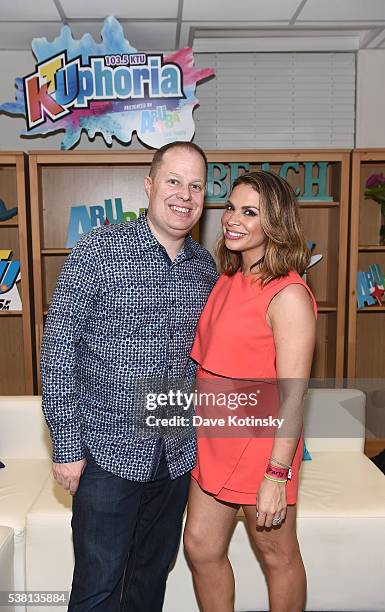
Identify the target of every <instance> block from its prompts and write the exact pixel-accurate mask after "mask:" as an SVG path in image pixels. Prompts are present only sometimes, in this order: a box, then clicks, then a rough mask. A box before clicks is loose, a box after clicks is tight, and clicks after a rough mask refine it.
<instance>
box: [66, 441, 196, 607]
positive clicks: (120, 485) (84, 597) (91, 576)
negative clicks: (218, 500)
mask: <svg viewBox="0 0 385 612" xmlns="http://www.w3.org/2000/svg"><path fill="white" fill-rule="evenodd" d="M86 459H87V465H86V467H85V470H84V472H83V475H82V477H81V479H80V483H79V488H78V490H77V492H76V494H75V495H74V498H73V507H72V510H73V517H72V532H73V542H74V550H75V569H74V575H73V582H72V591H71V597H70V603H69V607H68V611H69V612H90V611H91V610H92V611H94V610H95V611H96V610H98V611H99V612H119V611H121V612H158V611H159V612H160V611H161V610H162V607H163V600H164V593H165V588H166V579H167V574H168V571H169V568H170V565H171V564H172V562H173V560H174V559H175V555H176V553H177V549H178V544H179V540H180V532H181V525H182V515H183V511H184V509H185V506H186V501H187V494H188V486H189V481H190V477H189V474H185V475H184V476H181V477H180V478H177V479H175V480H171V479H170V476H169V472H168V468H167V464H166V460H165V457H164V452H162V455H161V458H160V462H159V465H158V468H157V471H156V473H155V476H154V479H153V480H152V481H151V482H135V481H132V480H126V479H124V478H120V477H119V476H115V475H114V474H110V473H109V472H107V471H105V470H103V469H102V468H101V467H100V466H98V465H97V464H96V462H95V460H94V459H93V457H92V456H91V455H90V453H89V452H87V454H86ZM181 608H182V604H181Z"/></svg>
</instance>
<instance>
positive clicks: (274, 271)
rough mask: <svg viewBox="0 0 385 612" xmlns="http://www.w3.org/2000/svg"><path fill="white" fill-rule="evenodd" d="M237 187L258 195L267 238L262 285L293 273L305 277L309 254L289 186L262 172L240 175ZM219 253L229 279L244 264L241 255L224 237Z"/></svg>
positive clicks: (260, 273)
mask: <svg viewBox="0 0 385 612" xmlns="http://www.w3.org/2000/svg"><path fill="white" fill-rule="evenodd" d="M237 185H249V186H250V187H251V188H252V189H255V191H257V192H258V193H259V202H260V212H259V214H260V219H261V227H262V229H263V231H264V233H265V235H266V248H265V254H264V257H263V260H262V261H261V262H260V264H259V266H258V276H259V279H260V280H261V282H262V284H263V285H266V284H267V283H269V282H270V281H272V280H273V279H275V278H279V277H281V276H286V275H287V274H288V273H289V272H290V271H292V270H295V271H296V272H298V274H303V273H304V271H305V269H306V268H307V266H308V265H309V261H310V251H309V249H308V247H307V245H306V240H305V237H304V234H303V231H302V227H301V222H300V218H299V212H298V204H297V200H296V197H295V194H294V191H293V189H292V188H291V186H290V185H289V183H288V182H287V181H285V180H284V179H283V178H281V177H280V176H278V174H274V173H273V172H265V171H263V170H261V171H258V172H247V173H245V174H241V175H240V176H239V177H238V178H237V179H236V180H235V181H234V184H233V189H234V188H235V187H237ZM216 254H217V257H218V260H219V265H220V268H221V271H222V272H224V273H225V274H227V275H228V276H232V275H233V274H235V272H237V270H239V268H240V267H241V265H242V257H241V254H240V253H239V252H237V251H230V250H229V249H228V248H227V247H226V245H225V240H224V237H223V236H222V237H221V238H220V239H219V241H218V243H217V247H216ZM255 263H257V262H255ZM252 267H253V266H251V268H252Z"/></svg>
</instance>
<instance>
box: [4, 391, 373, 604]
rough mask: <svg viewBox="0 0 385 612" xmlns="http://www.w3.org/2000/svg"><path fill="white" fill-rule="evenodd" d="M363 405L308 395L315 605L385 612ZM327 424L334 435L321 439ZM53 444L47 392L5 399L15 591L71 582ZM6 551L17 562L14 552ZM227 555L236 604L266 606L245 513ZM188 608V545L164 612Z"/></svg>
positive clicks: (307, 502)
mask: <svg viewBox="0 0 385 612" xmlns="http://www.w3.org/2000/svg"><path fill="white" fill-rule="evenodd" d="M364 412H365V397H364V395H363V394H362V393H361V392H359V391H354V390H353V391H352V390H335V389H330V390H329V389H326V390H321V389H317V390H311V391H310V392H309V394H308V399H307V411H306V425H305V431H306V432H307V444H308V448H309V450H310V452H311V455H312V457H313V460H312V461H307V462H304V463H303V467H302V470H301V483H300V495H299V502H298V535H299V540H300V545H301V550H302V554H303V558H304V563H305V567H306V570H307V576H308V600H307V607H306V609H307V610H313V611H321V610H322V611H326V610H341V611H342V610H344V611H347V610H349V611H350V612H353V611H360V612H363V611H371V612H384V611H385V477H384V475H383V474H382V473H381V472H380V471H379V470H378V469H377V468H376V467H375V466H374V464H373V463H372V462H371V461H370V460H369V459H368V458H367V457H366V456H365V455H364V454H363V447H364V425H363V423H364ZM325 423H328V427H325ZM330 423H332V427H331V428H330V425H329V424H330ZM325 430H326V434H327V435H326V434H325V435H324V437H323V438H319V437H316V435H317V433H318V432H322V431H324V432H325ZM330 431H334V432H335V435H336V436H338V437H331V436H330V435H329V432H330ZM346 433H347V435H346ZM49 448H50V445H49V440H48V435H47V430H46V427H45V424H44V421H43V419H42V415H41V409H40V398H38V397H12V398H11V397H2V398H0V459H2V460H3V461H4V463H5V464H6V468H5V469H2V470H0V525H2V526H5V527H8V528H12V530H13V532H14V544H15V548H14V588H15V589H17V590H22V589H24V588H26V589H28V590H51V591H52V590H60V591H66V590H69V588H70V584H71V578H72V567H73V551H72V542H71V528H70V520H71V497H70V495H69V494H68V493H67V492H66V491H64V490H63V489H62V488H60V487H58V486H57V485H56V484H55V483H54V481H53V480H52V476H51V474H50V459H49V453H50V450H49ZM8 537H9V532H8ZM0 542H1V532H0ZM0 554H1V543H0ZM7 555H8V556H7V559H8V566H9V564H10V563H11V557H12V554H11V553H9V552H8V553H7ZM229 555H230V559H231V562H232V564H233V567H234V572H235V576H236V583H237V599H236V610H239V611H244V610H268V603H267V591H266V585H265V581H264V577H263V574H262V572H261V570H260V567H259V565H258V562H257V561H256V559H255V556H254V553H253V552H252V549H251V547H250V544H249V540H248V537H247V534H246V531H245V528H244V523H243V518H242V515H241V514H240V515H239V517H238V519H237V523H236V526H235V530H234V535H233V538H232V541H231V545H230V550H229ZM1 559H2V558H1V556H0V568H1V562H2V560H1ZM8 569H9V570H10V569H11V568H9V567H8ZM0 576H1V575H0ZM65 609H66V608H65V607H58V608H55V610H65ZM21 610H22V608H18V609H17V611H18V612H19V611H20V612H21ZM46 610H47V608H46V607H41V608H40V607H36V606H35V607H31V608H30V612H40V611H41V612H45V611H46ZM181 610H183V612H197V611H198V606H197V604H196V601H195V597H194V592H193V587H192V582H191V576H190V572H189V570H188V567H187V564H186V561H185V558H184V554H183V550H182V549H180V550H179V554H178V557H177V560H176V563H175V566H174V568H173V570H172V571H171V573H170V577H169V580H168V585H167V591H166V599H165V604H164V611H165V612H181Z"/></svg>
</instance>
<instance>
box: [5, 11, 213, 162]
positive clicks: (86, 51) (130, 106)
mask: <svg viewBox="0 0 385 612" xmlns="http://www.w3.org/2000/svg"><path fill="white" fill-rule="evenodd" d="M101 38H102V42H101V43H97V42H95V40H94V39H93V37H92V36H91V35H90V34H85V35H84V36H83V37H82V38H81V39H79V40H76V39H74V38H73V36H72V33H71V30H70V28H69V27H68V26H63V27H62V29H61V33H60V36H58V37H57V38H56V39H55V40H54V41H52V42H48V41H47V39H46V38H35V39H34V40H33V41H32V51H33V53H34V55H35V57H36V60H37V64H38V65H41V64H43V63H45V62H47V60H50V59H51V58H55V57H56V56H58V55H59V54H61V53H63V52H64V51H65V52H66V62H68V63H70V62H71V61H74V62H75V63H76V58H79V59H78V60H77V61H78V66H79V67H80V68H83V67H89V66H90V62H91V58H92V57H93V58H95V57H97V58H101V57H105V56H111V55H117V54H119V55H123V54H127V55H135V54H140V53H141V52H138V51H137V49H135V48H134V47H132V46H131V45H130V43H129V41H128V40H127V39H126V38H125V36H124V31H123V28H122V26H121V24H120V23H119V22H118V21H117V19H115V17H107V18H106V19H105V20H104V25H103V28H102V31H101ZM152 55H155V54H149V55H148V57H150V56H152ZM162 64H176V65H177V66H179V67H180V69H181V71H182V73H183V91H182V96H179V97H175V96H174V97H172V96H164V97H162V95H158V96H157V97H153V96H151V95H150V94H149V91H148V89H144V93H143V97H141V98H140V99H138V97H137V96H136V97H135V99H134V98H131V97H130V96H128V97H127V99H125V98H124V96H122V95H120V97H118V98H112V99H111V98H110V99H107V100H98V99H92V98H91V99H90V100H89V101H88V103H87V104H86V105H85V107H84V108H77V107H76V106H74V105H72V107H70V109H69V110H68V111H67V113H63V115H64V116H60V118H58V119H56V120H53V119H52V116H50V113H48V112H44V115H43V118H42V120H41V122H40V123H39V125H33V127H30V128H29V129H28V127H27V128H26V129H25V130H24V131H23V132H22V135H23V136H31V137H35V136H40V135H45V134H53V133H55V132H57V131H64V136H63V139H62V141H61V149H63V150H67V149H71V148H73V147H74V146H76V145H77V144H78V143H79V141H80V138H81V134H82V131H85V132H86V133H87V135H88V137H89V138H90V139H93V138H94V137H95V135H96V134H98V133H100V134H102V136H103V138H104V140H105V142H106V143H107V144H108V145H110V144H112V138H113V137H115V138H116V139H117V140H119V141H120V142H121V143H124V144H129V143H130V142H131V140H132V136H133V133H134V132H136V133H137V135H138V138H139V139H140V140H141V141H142V142H143V143H144V144H146V145H148V146H150V147H153V148H159V147H160V146H162V145H163V144H166V143H167V142H172V141H174V140H191V139H192V137H193V135H194V131H195V126H194V121H193V116H192V115H193V110H194V108H195V106H196V105H197V104H198V103H199V101H198V99H197V98H196V96H195V90H196V85H197V83H198V82H199V81H201V80H202V79H207V78H208V77H211V76H214V71H213V70H212V69H211V68H204V69H198V68H195V67H194V57H193V52H192V49H191V48H185V49H180V50H178V51H176V52H175V53H171V54H170V55H163V56H162ZM65 67H66V66H65ZM111 70H112V69H111ZM63 78H64V77H63ZM25 80H26V78H22V77H18V78H16V79H15V87H16V96H15V101H14V102H6V103H4V104H1V105H0V112H4V113H7V114H9V115H13V116H24V117H25V118H26V121H27V115H28V111H27V108H28V107H27V101H26V93H25V91H26V90H25ZM40 82H41V79H40ZM55 82H56V76H55ZM47 85H48V91H50V87H51V88H52V89H55V88H54V86H53V85H52V83H51V84H50V83H49V81H48V82H47ZM63 91H64V92H65V93H66V94H68V83H67V90H65V89H64V90H63ZM50 95H51V96H52V99H53V102H54V103H55V95H56V99H58V97H57V94H55V92H53V93H50ZM143 109H145V110H143ZM144 113H147V114H146V115H144ZM148 117H150V118H151V121H150V122H149V121H148V120H146V121H145V120H144V119H146V118H148ZM28 119H29V115H28ZM27 125H28V122H27Z"/></svg>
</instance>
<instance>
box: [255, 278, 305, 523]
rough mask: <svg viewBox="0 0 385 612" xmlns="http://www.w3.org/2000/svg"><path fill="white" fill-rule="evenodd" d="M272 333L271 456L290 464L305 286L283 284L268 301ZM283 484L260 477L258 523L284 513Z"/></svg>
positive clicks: (296, 427) (299, 407)
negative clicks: (275, 387)
mask: <svg viewBox="0 0 385 612" xmlns="http://www.w3.org/2000/svg"><path fill="white" fill-rule="evenodd" d="M266 319H267V322H268V324H269V325H270V326H271V328H272V331H273V336H274V343H275V350H276V370H277V379H278V384H279V395H280V405H279V411H278V415H277V416H278V418H280V419H284V424H283V426H282V427H281V429H280V430H279V435H276V437H275V440H274V445H273V450H272V457H274V459H275V460H277V461H279V462H280V463H283V464H286V465H291V462H292V459H293V456H294V453H295V449H296V447H297V444H298V439H299V436H300V434H301V430H302V421H303V403H304V397H305V394H306V391H307V386H308V379H309V375H310V369H311V363H312V358H313V351H314V344H315V333H316V329H315V328H316V322H315V315H314V310H313V304H312V300H311V297H310V295H309V293H308V291H307V289H306V288H305V287H303V286H302V285H300V284H293V285H289V286H288V287H285V288H284V289H282V291H280V292H279V293H278V294H277V295H276V296H275V297H274V298H273V300H272V301H271V303H270V305H269V308H268V311H267V316H266ZM285 486H286V485H285V484H284V483H277V482H272V481H270V480H267V479H264V480H263V482H262V483H261V486H260V489H259V491H258V496H257V510H258V521H257V524H258V525H260V526H263V525H265V526H266V527H269V526H271V524H272V520H273V518H274V516H275V517H276V518H277V517H278V516H280V517H281V518H282V519H283V518H284V516H285V512H286V491H285Z"/></svg>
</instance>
